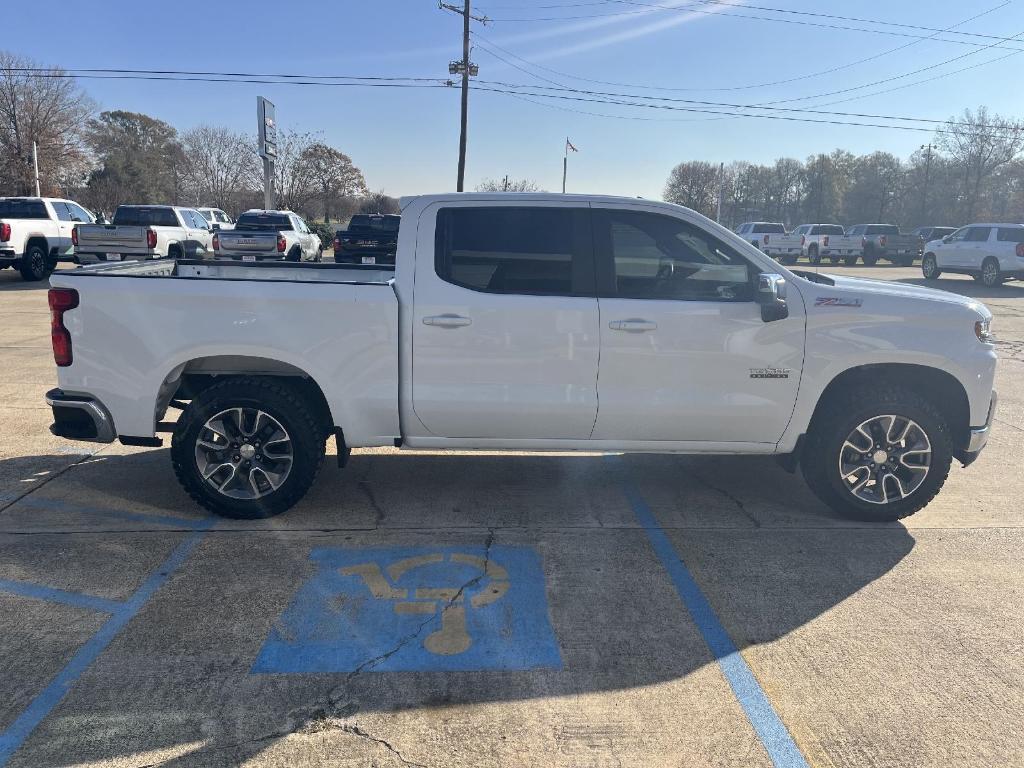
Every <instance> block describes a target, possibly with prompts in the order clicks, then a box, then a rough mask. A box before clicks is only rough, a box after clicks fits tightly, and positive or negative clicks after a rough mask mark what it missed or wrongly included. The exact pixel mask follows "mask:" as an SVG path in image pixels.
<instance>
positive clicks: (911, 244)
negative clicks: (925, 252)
mask: <svg viewBox="0 0 1024 768" xmlns="http://www.w3.org/2000/svg"><path fill="white" fill-rule="evenodd" d="M847 234H848V235H851V236H853V237H857V236H860V239H861V260H862V261H863V262H864V265H865V266H868V267H873V266H874V265H875V264H877V263H878V260H879V259H886V260H888V261H891V262H892V263H893V264H899V265H900V266H903V267H909V266H911V265H912V264H913V263H914V259H916V258H917V256H918V254H919V253H920V252H921V238H919V237H918V236H917V235H913V234H903V233H902V232H900V228H899V227H897V226H896V225H895V224H858V225H857V226H855V227H850V229H849V231H848V232H847Z"/></svg>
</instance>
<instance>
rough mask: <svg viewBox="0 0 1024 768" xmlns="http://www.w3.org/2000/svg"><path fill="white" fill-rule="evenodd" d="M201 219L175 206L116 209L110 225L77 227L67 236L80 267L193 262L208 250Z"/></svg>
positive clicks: (210, 237)
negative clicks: (127, 262)
mask: <svg viewBox="0 0 1024 768" xmlns="http://www.w3.org/2000/svg"><path fill="white" fill-rule="evenodd" d="M212 232H213V230H212V229H211V227H210V225H209V224H208V223H207V221H206V219H204V218H203V215H202V214H201V213H199V211H196V210H194V209H192V208H181V207H179V206H176V205H119V206H118V207H117V210H116V211H114V218H113V219H112V221H111V223H110V224H79V225H78V226H76V227H75V228H74V230H73V231H72V233H71V237H72V241H73V242H74V246H75V260H76V261H77V262H79V263H80V264H87V263H90V262H94V261H121V260H122V259H132V260H135V259H161V258H164V257H167V256H169V257H171V258H173V259H184V258H192V259H194V258H197V257H202V256H203V255H205V254H207V253H209V252H210V251H211V249H212V240H213V235H212Z"/></svg>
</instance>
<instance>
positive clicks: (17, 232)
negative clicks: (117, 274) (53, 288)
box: [0, 197, 96, 280]
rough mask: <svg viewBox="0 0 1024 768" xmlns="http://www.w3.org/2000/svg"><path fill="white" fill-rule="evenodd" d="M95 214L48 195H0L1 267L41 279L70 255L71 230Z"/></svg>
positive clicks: (72, 203)
mask: <svg viewBox="0 0 1024 768" xmlns="http://www.w3.org/2000/svg"><path fill="white" fill-rule="evenodd" d="M95 220H96V219H95V217H94V216H93V215H92V214H91V213H89V211H87V210H86V209H85V208H83V207H82V206H80V205H79V204H78V203H75V202H72V201H71V200H62V199H60V198H51V197H0V269H3V268H4V267H14V268H15V269H17V270H18V271H20V272H21V276H22V278H24V279H25V280H44V279H46V277H47V275H49V274H50V273H51V272H52V271H53V269H54V267H56V266H57V262H58V261H59V260H60V259H62V258H66V257H69V256H70V255H71V253H72V251H71V231H72V229H73V228H74V226H75V224H77V223H85V222H89V223H91V222H93V221H95Z"/></svg>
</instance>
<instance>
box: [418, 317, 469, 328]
mask: <svg viewBox="0 0 1024 768" xmlns="http://www.w3.org/2000/svg"><path fill="white" fill-rule="evenodd" d="M472 322H473V321H472V320H470V319H469V318H468V317H462V316H461V315H432V316H430V317H424V318H423V324H424V325H436V326H438V327H439V328H464V327H465V326H467V325H470V324H472Z"/></svg>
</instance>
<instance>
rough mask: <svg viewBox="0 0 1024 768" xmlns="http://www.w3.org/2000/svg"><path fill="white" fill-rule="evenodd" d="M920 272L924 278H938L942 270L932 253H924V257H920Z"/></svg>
mask: <svg viewBox="0 0 1024 768" xmlns="http://www.w3.org/2000/svg"><path fill="white" fill-rule="evenodd" d="M921 274H922V275H923V276H924V279H925V280H938V279H939V276H940V275H941V274H942V270H941V269H939V262H938V261H937V260H936V258H935V254H934V253H926V254H925V255H924V258H923V259H921Z"/></svg>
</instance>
